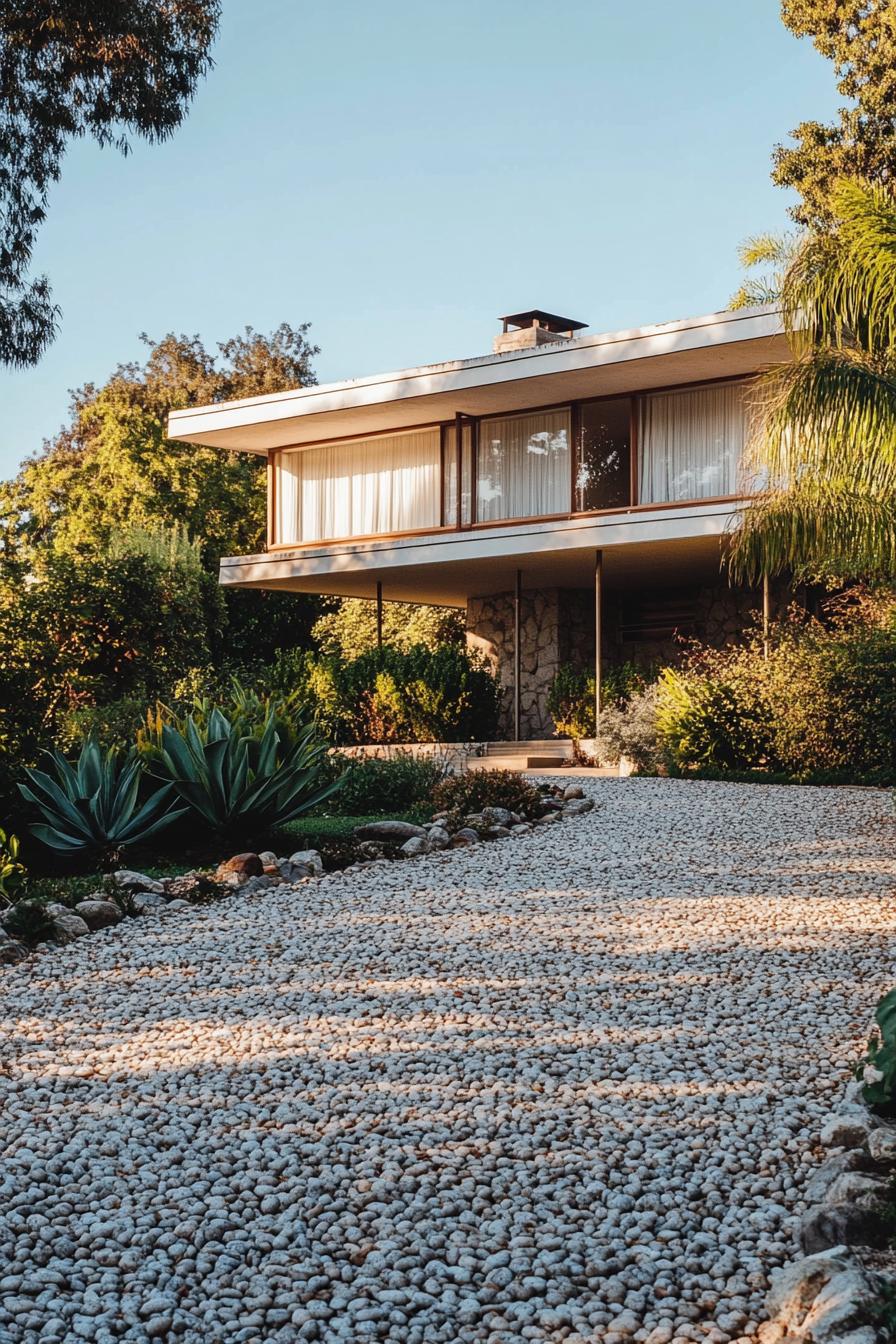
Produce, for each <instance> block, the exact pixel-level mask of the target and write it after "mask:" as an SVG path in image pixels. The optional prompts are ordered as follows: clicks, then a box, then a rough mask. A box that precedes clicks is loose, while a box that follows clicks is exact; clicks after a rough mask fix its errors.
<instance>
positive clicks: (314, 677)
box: [291, 645, 501, 745]
mask: <svg viewBox="0 0 896 1344" xmlns="http://www.w3.org/2000/svg"><path fill="white" fill-rule="evenodd" d="M291 666H292V671H293V674H294V676H295V678H296V681H297V688H299V687H300V688H301V691H302V694H303V695H304V696H305V697H306V698H307V700H308V703H309V704H310V705H312V706H313V707H314V711H315V715H316V717H317V721H318V723H319V725H320V727H321V730H322V731H323V732H324V733H325V735H326V736H327V737H329V738H330V739H331V740H332V741H334V742H336V743H339V744H343V745H344V744H361V743H387V742H469V741H480V742H481V741H487V740H489V739H490V738H492V737H494V734H495V732H496V729H497V721H498V710H499V706H500V694H501V693H500V688H499V686H498V683H497V680H496V678H495V677H494V676H493V675H492V673H491V672H490V670H489V669H488V668H487V667H486V665H485V664H484V663H483V662H482V660H481V659H480V658H478V656H477V655H475V654H473V653H470V652H468V651H467V650H466V649H460V648H453V647H451V646H447V647H441V648H438V649H427V648H423V647H422V646H420V645H417V646H415V647H414V648H412V649H410V650H408V651H407V652H406V653H402V652H401V651H400V650H398V649H393V648H389V647H384V648H382V649H374V650H372V651H371V652H370V653H365V654H361V656H360V657H358V658H353V659H351V660H350V661H347V662H344V661H342V660H341V659H338V658H334V657H330V658H315V657H313V656H307V657H305V658H304V659H303V660H301V662H300V663H299V664H296V663H292V664H291Z"/></svg>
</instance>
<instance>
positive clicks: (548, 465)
mask: <svg viewBox="0 0 896 1344" xmlns="http://www.w3.org/2000/svg"><path fill="white" fill-rule="evenodd" d="M569 440H570V420H569V411H568V410H564V411H538V412H537V413H535V414H533V415H509V416H502V417H501V418H500V419H497V418H496V419H494V420H483V421H481V423H480V425H479V449H478V452H477V467H478V470H477V478H478V479H477V482H476V499H477V517H478V520H479V521H480V522H495V521H497V520H499V519H503V518H536V517H538V516H540V515H544V514H550V513H568V512H569V509H570V489H571V486H570V465H569Z"/></svg>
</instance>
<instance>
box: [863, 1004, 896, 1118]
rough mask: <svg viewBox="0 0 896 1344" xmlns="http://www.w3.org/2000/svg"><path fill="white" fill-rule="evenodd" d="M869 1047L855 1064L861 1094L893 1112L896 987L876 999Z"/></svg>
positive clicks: (895, 1095) (880, 1108)
mask: <svg viewBox="0 0 896 1344" xmlns="http://www.w3.org/2000/svg"><path fill="white" fill-rule="evenodd" d="M874 1022H875V1026H874V1031H873V1032H872V1035H871V1037H870V1039H869V1041H868V1049H867V1051H866V1052H865V1055H864V1056H863V1058H862V1059H861V1060H860V1061H859V1063H858V1064H857V1066H856V1070H855V1074H856V1077H857V1078H859V1079H861V1081H862V1083H863V1084H864V1086H863V1087H862V1097H863V1098H864V1100H865V1101H866V1102H867V1103H868V1105H869V1106H873V1107H874V1109H875V1110H876V1111H881V1112H882V1113H884V1114H888V1115H889V1114H892V1113H893V1112H894V1111H896V989H891V990H890V992H889V993H888V994H885V995H884V996H883V998H882V999H881V1000H880V1001H879V1002H878V1005H877V1008H876V1009H875V1012H874Z"/></svg>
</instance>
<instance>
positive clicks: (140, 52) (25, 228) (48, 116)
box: [0, 0, 220, 367]
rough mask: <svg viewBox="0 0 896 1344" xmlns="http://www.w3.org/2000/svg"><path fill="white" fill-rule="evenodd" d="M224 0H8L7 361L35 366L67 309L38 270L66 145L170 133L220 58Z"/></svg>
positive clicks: (2, 10)
mask: <svg viewBox="0 0 896 1344" xmlns="http://www.w3.org/2000/svg"><path fill="white" fill-rule="evenodd" d="M219 15H220V0H91V2H90V4H85V3H84V0H0V363H6V364H11V365H13V366H17V367H21V366H25V365H29V364H35V363H36V362H37V361H38V359H39V358H40V356H41V355H42V354H43V352H44V350H45V349H46V347H47V345H48V344H49V342H50V341H51V340H52V339H53V336H54V334H55V330H56V325H57V321H58V317H59V311H58V309H57V307H56V306H55V304H54V303H53V298H52V293H51V290H50V284H49V281H48V280H47V278H46V277H45V276H37V277H34V278H32V277H30V276H29V267H30V263H31V257H32V253H33V250H34V244H35V241H36V238H37V233H38V230H39V228H40V225H41V224H42V223H43V221H44V219H45V218H46V214H47V204H48V197H49V191H50V188H51V187H52V185H53V183H54V182H56V181H58V179H59V176H60V174H61V171H62V160H63V156H64V154H65V149H66V145H67V144H68V142H69V141H70V140H72V139H77V138H83V137H85V136H90V137H92V138H93V139H94V140H96V141H97V143H98V144H100V145H113V146H115V147H116V148H117V149H119V150H120V151H121V152H122V153H127V152H128V147H129V140H128V136H129V135H131V136H139V137H142V138H143V139H145V140H148V141H150V142H153V141H159V140H164V139H166V138H167V137H168V136H169V135H171V134H172V133H173V131H174V130H176V128H177V127H178V126H179V125H180V123H181V122H182V121H183V119H184V116H185V115H186V111H187V108H188V106H189V103H190V100H191V99H192V97H193V94H194V92H195V90H196V86H197V84H198V82H199V80H200V79H201V78H202V76H203V75H204V74H205V73H206V72H207V71H208V69H209V68H210V66H211V64H212V61H211V56H210V54H209V53H210V48H211V45H212V42H213V40H214V36H215V33H216V31H217V26H218V19H219Z"/></svg>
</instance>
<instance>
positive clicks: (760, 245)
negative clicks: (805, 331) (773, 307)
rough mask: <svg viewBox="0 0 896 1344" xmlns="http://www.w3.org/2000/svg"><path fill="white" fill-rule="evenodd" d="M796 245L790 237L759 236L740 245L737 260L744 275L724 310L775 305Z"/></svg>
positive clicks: (797, 244) (791, 236)
mask: <svg viewBox="0 0 896 1344" xmlns="http://www.w3.org/2000/svg"><path fill="white" fill-rule="evenodd" d="M799 241H800V240H799V237H798V236H796V235H794V234H792V233H763V234H758V235H757V236H756V237H754V238H748V239H747V241H746V242H745V243H742V244H741V246H740V247H739V248H738V260H739V261H740V264H741V266H742V267H743V269H744V271H745V272H746V275H745V277H744V279H743V281H742V282H741V285H740V288H739V289H738V290H737V293H736V294H734V295H732V298H731V302H730V303H729V304H728V307H729V308H752V307H754V306H755V305H757V304H765V303H778V302H779V301H780V298H781V289H782V287H783V284H784V276H785V274H786V273H787V267H788V266H789V265H790V263H791V262H792V261H793V259H794V257H795V256H796V253H797V249H798V247H799Z"/></svg>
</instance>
